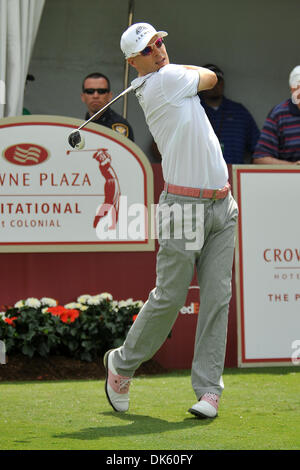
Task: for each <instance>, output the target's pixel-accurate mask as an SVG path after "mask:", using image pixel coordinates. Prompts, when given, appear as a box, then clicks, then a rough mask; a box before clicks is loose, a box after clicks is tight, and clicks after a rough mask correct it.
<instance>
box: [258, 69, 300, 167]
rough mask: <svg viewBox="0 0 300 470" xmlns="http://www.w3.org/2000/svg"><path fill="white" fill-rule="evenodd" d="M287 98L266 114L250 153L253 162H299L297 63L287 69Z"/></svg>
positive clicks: (299, 129) (299, 98)
mask: <svg viewBox="0 0 300 470" xmlns="http://www.w3.org/2000/svg"><path fill="white" fill-rule="evenodd" d="M289 85H290V90H291V98H289V99H287V100H285V101H283V102H282V103H279V104H278V105H277V106H275V107H274V108H273V109H272V110H271V111H270V113H269V114H268V116H267V118H266V120H265V123H264V125H263V128H262V130H261V134H260V138H259V139H258V142H257V146H256V149H255V152H254V155H253V163H255V164H263V165H265V164H273V165H278V164H298V165H299V164H300V65H297V66H296V67H295V68H294V69H293V70H292V71H291V73H290V77H289Z"/></svg>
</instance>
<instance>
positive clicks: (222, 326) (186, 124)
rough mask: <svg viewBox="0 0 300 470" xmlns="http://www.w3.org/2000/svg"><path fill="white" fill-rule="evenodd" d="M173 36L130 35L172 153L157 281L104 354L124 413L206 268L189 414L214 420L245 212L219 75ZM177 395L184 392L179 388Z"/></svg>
mask: <svg viewBox="0 0 300 470" xmlns="http://www.w3.org/2000/svg"><path fill="white" fill-rule="evenodd" d="M165 36H167V33H166V32H165V31H156V30H155V29H154V27H153V26H151V25H149V24H148V23H138V24H134V25H132V26H130V27H129V28H128V29H127V30H126V31H125V32H124V33H123V35H122V38H121V49H122V51H123V53H124V55H125V58H126V59H127V60H128V62H129V64H130V65H131V66H132V67H133V68H134V69H135V70H136V71H137V73H138V77H137V78H136V79H135V80H133V82H132V85H133V87H134V89H135V94H136V96H137V98H138V101H139V103H140V105H141V107H142V109H143V111H144V114H145V118H146V122H147V124H148V126H149V130H150V132H151V134H152V136H153V138H154V140H155V142H156V143H157V146H158V149H159V152H160V153H161V155H162V170H163V176H164V180H165V186H164V191H163V192H162V194H161V197H160V202H159V212H161V214H160V215H162V217H160V224H159V234H160V235H159V244H160V248H159V252H158V255H157V268H156V269H157V279H156V287H155V288H154V289H153V290H152V291H151V292H150V294H149V297H148V300H147V302H146V303H145V304H144V306H143V307H142V309H141V311H140V312H139V314H138V316H137V319H136V320H135V322H134V324H133V325H132V327H131V329H130V331H129V333H128V335H127V338H126V340H125V342H124V344H123V345H122V346H121V347H119V348H117V349H113V350H110V351H107V352H106V354H105V356H104V364H105V367H106V371H107V378H106V383H105V390H106V395H107V398H108V400H109V403H110V404H111V406H112V407H113V409H114V410H116V411H127V410H128V408H129V384H130V380H131V378H132V377H133V375H134V372H135V371H136V369H137V368H138V367H139V366H140V364H141V363H142V362H144V361H146V360H148V359H150V358H151V357H152V356H153V355H154V353H155V352H156V351H157V350H158V349H159V348H160V346H161V345H162V343H163V342H164V341H165V339H166V338H167V336H168V333H169V332H170V329H171V328H172V325H173V324H174V322H175V320H176V318H177V315H178V312H179V310H180V308H181V307H182V306H183V305H184V302H185V300H186V296H187V292H188V288H189V286H190V283H191V281H192V278H193V275H194V266H195V265H196V269H197V274H198V282H199V285H200V292H201V302H200V311H199V318H198V325H197V330H196V337H195V349H194V359H193V364H192V386H193V389H194V391H195V394H196V397H197V399H198V400H199V401H197V403H195V404H194V405H193V406H192V407H191V408H190V409H189V411H190V412H191V413H192V414H194V415H196V416H197V417H201V418H214V417H215V416H217V412H218V403H219V398H220V396H221V394H222V390H223V387H224V384H223V380H222V372H223V367H224V357H225V345H226V332H227V316H228V304H229V301H230V297H231V276H232V262H233V251H234V242H235V226H236V220H237V213H238V211H237V205H236V202H235V201H234V199H233V197H232V195H231V192H230V186H229V184H228V171H227V165H226V163H225V161H224V158H223V155H222V150H221V147H220V144H219V141H218V138H217V137H216V135H215V133H214V131H213V128H212V127H211V124H210V122H209V120H208V118H207V116H206V114H205V111H204V109H203V107H202V106H201V105H200V104H199V98H198V96H197V93H198V92H199V91H201V90H204V89H207V88H212V87H213V86H214V85H215V83H216V81H217V77H216V75H215V73H214V72H212V71H211V70H208V69H205V68H202V67H196V66H188V65H184V66H182V65H174V64H170V61H169V57H168V54H167V51H166V47H165V45H164V42H163V37H165ZM172 215H173V216H174V217H173V221H172V223H171V224H170V226H172V227H173V229H174V230H173V231H172V230H171V227H169V228H170V231H169V232H168V230H164V229H165V228H166V225H167V224H168V223H169V222H170V216H172ZM182 227H184V231H181V232H180V230H179V229H180V228H181V229H182ZM192 227H194V229H192ZM179 233H180V235H179ZM191 240H193V242H191ZM170 393H172V394H175V395H176V391H175V390H172V391H170ZM158 399H159V398H158Z"/></svg>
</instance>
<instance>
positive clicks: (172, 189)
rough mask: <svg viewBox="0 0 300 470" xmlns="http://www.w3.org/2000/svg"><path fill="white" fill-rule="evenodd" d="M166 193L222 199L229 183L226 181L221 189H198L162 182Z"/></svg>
mask: <svg viewBox="0 0 300 470" xmlns="http://www.w3.org/2000/svg"><path fill="white" fill-rule="evenodd" d="M164 190H165V191H166V192H167V193H171V194H179V195H180V196H188V197H202V198H205V199H213V200H215V199H224V198H225V197H226V196H227V194H228V193H229V191H230V184H229V183H227V184H226V185H225V186H224V188H222V189H200V188H188V187H185V186H177V185H176V184H168V183H165V184H164Z"/></svg>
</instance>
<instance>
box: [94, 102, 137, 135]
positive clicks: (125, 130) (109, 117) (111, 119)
mask: <svg viewBox="0 0 300 470" xmlns="http://www.w3.org/2000/svg"><path fill="white" fill-rule="evenodd" d="M89 118H90V116H89V114H88V113H86V116H85V119H86V120H87V119H89ZM92 122H93V123H95V124H101V125H102V126H105V127H109V128H110V129H112V130H113V131H116V132H119V133H120V134H122V135H124V136H125V137H128V138H129V139H130V140H132V141H133V142H134V135H133V130H132V127H131V125H130V124H129V122H128V121H127V120H126V119H124V118H123V117H122V116H121V115H120V114H118V113H116V112H115V111H113V110H112V109H111V108H108V109H107V110H106V111H105V113H103V114H102V116H100V117H99V118H98V119H95V120H93V121H92Z"/></svg>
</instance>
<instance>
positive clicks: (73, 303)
mask: <svg viewBox="0 0 300 470" xmlns="http://www.w3.org/2000/svg"><path fill="white" fill-rule="evenodd" d="M64 307H65V308H70V309H74V308H75V309H76V308H79V309H80V308H81V307H82V305H81V304H80V303H78V302H70V303H69V304H66V305H65V306H64Z"/></svg>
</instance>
